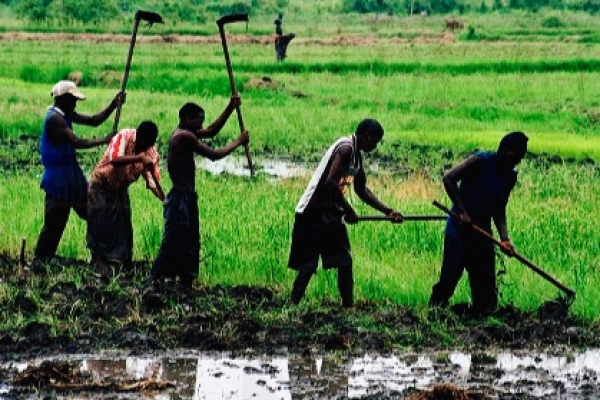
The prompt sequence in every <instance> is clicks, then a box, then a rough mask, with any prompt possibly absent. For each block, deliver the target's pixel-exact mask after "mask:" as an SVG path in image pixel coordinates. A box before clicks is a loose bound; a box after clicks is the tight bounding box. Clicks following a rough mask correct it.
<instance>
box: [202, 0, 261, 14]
mask: <svg viewBox="0 0 600 400" xmlns="http://www.w3.org/2000/svg"><path fill="white" fill-rule="evenodd" d="M206 10H207V11H210V12H214V13H217V14H220V15H225V14H252V3H251V2H250V1H235V2H232V3H211V4H208V5H207V6H206Z"/></svg>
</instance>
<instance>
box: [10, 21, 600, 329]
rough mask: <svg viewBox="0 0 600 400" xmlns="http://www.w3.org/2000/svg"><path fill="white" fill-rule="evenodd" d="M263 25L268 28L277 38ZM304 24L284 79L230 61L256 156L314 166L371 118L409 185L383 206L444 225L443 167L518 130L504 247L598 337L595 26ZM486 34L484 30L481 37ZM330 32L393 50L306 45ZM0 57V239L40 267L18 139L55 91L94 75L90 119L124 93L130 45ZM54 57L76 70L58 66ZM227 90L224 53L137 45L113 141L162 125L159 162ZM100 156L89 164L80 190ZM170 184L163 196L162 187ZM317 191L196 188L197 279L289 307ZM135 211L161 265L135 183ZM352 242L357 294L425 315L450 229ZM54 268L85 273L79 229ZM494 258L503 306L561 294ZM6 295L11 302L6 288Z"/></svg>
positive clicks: (357, 230) (33, 205)
mask: <svg viewBox="0 0 600 400" xmlns="http://www.w3.org/2000/svg"><path fill="white" fill-rule="evenodd" d="M268 18H271V17H268ZM268 18H267V17H264V20H262V22H263V23H264V24H267V23H269V24H270V23H272V21H270V20H269V19H268ZM286 18H287V17H286ZM303 18H304V19H300V18H298V19H297V20H296V23H298V22H297V21H304V22H306V25H304V24H300V23H298V25H296V26H294V22H292V18H291V17H290V25H289V28H290V30H292V29H296V28H298V29H297V32H299V33H303V34H302V35H299V37H298V39H297V41H295V42H292V45H290V48H289V50H288V51H289V59H288V60H287V61H286V62H285V63H284V64H283V65H276V64H275V62H274V54H273V49H272V47H271V46H270V45H269V46H267V45H258V44H254V45H249V44H232V45H231V46H230V52H231V56H232V62H233V67H234V71H235V77H236V85H237V86H238V88H239V90H240V91H241V95H242V98H243V106H242V110H243V116H244V121H245V124H246V127H247V128H248V129H249V131H250V135H251V143H250V148H251V149H252V152H253V154H255V155H266V156H285V157H291V158H293V159H295V160H300V161H306V162H308V163H310V164H311V165H313V164H314V162H315V161H317V160H318V159H319V157H320V156H321V155H322V154H323V152H324V150H325V148H326V147H327V146H328V145H329V144H330V143H331V142H332V141H333V140H335V139H336V138H337V137H339V136H340V135H345V134H349V133H351V132H352V130H353V129H354V128H355V126H356V124H357V123H358V122H359V121H360V120H361V119H362V118H365V117H374V118H377V119H379V120H380V121H381V122H382V124H383V126H384V128H385V131H386V134H385V139H384V143H383V144H382V145H381V146H380V148H379V149H378V150H377V151H376V152H375V154H373V155H370V156H369V161H373V162H377V161H381V162H382V163H384V165H385V166H386V167H390V168H391V169H393V170H402V171H406V173H403V174H398V175H390V174H387V173H383V172H382V173H380V174H379V175H377V174H374V175H372V176H370V177H369V182H370V183H371V184H372V186H373V191H374V192H375V193H376V194H377V195H379V196H380V197H381V198H382V199H383V200H384V201H385V202H387V203H389V204H392V205H395V206H397V207H399V208H400V209H401V210H402V211H404V212H406V213H409V214H417V213H423V214H425V213H434V212H436V211H437V209H435V208H433V207H432V206H431V201H432V200H433V199H438V200H440V201H442V202H444V203H448V200H447V198H446V195H445V193H444V192H443V189H442V185H441V182H440V180H439V177H440V175H441V173H442V172H443V171H444V170H445V169H446V168H448V167H449V166H450V165H452V164H454V163H456V162H458V160H460V159H461V158H462V156H464V155H465V154H466V153H468V152H470V151H472V150H474V149H494V148H495V147H496V145H497V143H498V140H499V139H500V137H501V136H502V135H503V134H504V133H506V132H508V131H513V130H523V131H525V132H526V133H527V134H528V136H529V137H530V138H531V140H530V153H531V155H530V157H529V158H528V159H527V160H526V161H525V162H524V164H523V165H522V166H521V168H520V170H521V175H520V183H519V186H518V187H517V188H516V190H515V192H514V194H513V197H512V200H511V203H510V206H509V229H510V232H511V235H512V237H513V239H514V242H515V244H516V246H517V249H518V251H519V252H521V253H522V254H523V255H524V256H525V257H526V258H528V259H530V260H531V261H533V262H534V263H536V264H538V265H539V266H540V267H541V268H543V269H544V270H547V271H548V272H549V273H550V274H552V275H553V276H555V277H556V278H557V279H559V280H560V281H561V282H563V283H564V284H566V285H567V286H569V287H572V288H574V289H575V290H576V291H577V293H578V297H577V301H576V302H575V304H574V305H573V307H572V310H573V312H574V313H575V314H576V315H577V316H580V317H582V318H585V319H587V320H591V321H599V320H600V317H599V315H600V314H599V312H598V310H600V307H599V304H598V300H597V299H598V298H600V296H598V289H597V288H598V287H599V283H600V282H599V276H600V274H599V273H598V266H599V265H600V251H599V250H598V244H597V243H598V241H597V238H598V237H599V236H600V231H599V228H598V224H597V223H594V222H595V215H596V214H597V212H596V209H595V207H596V204H598V203H599V200H600V199H599V197H600V179H598V178H599V170H598V161H599V160H600V127H599V126H598V121H600V103H599V102H598V99H599V98H600V83H598V82H600V79H599V78H600V76H599V73H598V72H597V65H598V63H599V62H600V46H598V45H597V44H595V43H580V41H578V40H571V41H569V40H563V39H560V35H562V34H564V35H567V36H568V35H574V34H576V33H577V32H578V31H579V30H581V31H582V32H584V33H585V35H596V34H598V30H597V28H596V27H590V25H593V24H591V23H590V20H589V19H586V18H585V17H583V16H581V15H570V16H569V18H572V19H568V18H566V17H565V19H566V21H567V25H566V28H565V30H564V31H560V30H559V31H556V32H554V31H553V32H554V33H552V34H546V32H545V31H544V32H543V33H544V34H541V33H540V31H539V30H540V29H541V28H540V27H539V26H538V25H537V24H539V21H540V20H539V19H537V17H535V18H534V19H529V16H527V18H526V17H525V16H522V15H520V14H515V15H512V16H511V20H510V21H511V22H512V23H508V22H507V21H506V20H505V19H506V17H505V16H490V17H489V18H487V19H485V20H484V19H478V18H476V17H474V16H469V17H468V18H473V22H472V23H474V24H483V25H482V26H485V30H484V33H487V34H489V35H492V34H493V35H497V36H498V37H500V38H502V37H503V35H504V36H506V35H509V34H511V35H512V34H514V35H517V34H518V35H520V36H522V37H523V36H528V37H529V39H527V40H529V41H525V40H520V41H518V42H513V41H510V42H508V41H497V42H494V43H488V42H485V43H484V42H458V43H440V42H439V41H436V42H434V43H420V42H418V41H397V42H395V41H392V40H391V39H390V38H393V37H395V35H396V36H397V34H398V33H399V32H402V34H403V35H410V34H412V33H411V32H414V33H417V34H420V35H422V36H420V37H438V38H439V34H440V29H439V27H438V24H440V23H442V19H441V17H436V18H435V19H434V18H431V19H428V20H426V21H421V20H420V19H419V18H415V19H413V20H408V19H400V18H399V19H398V21H397V25H394V24H395V23H390V24H383V23H381V24H378V25H373V24H363V23H362V22H364V21H365V20H364V18H367V17H357V16H341V17H339V19H333V18H332V17H331V16H329V17H327V18H326V19H325V21H326V22H328V23H326V24H323V25H322V26H319V25H317V24H316V23H314V22H313V23H309V21H308V20H309V18H308V17H303ZM540 18H541V17H540ZM374 26H375V28H376V29H375V28H374ZM300 27H303V29H304V32H303V31H301V30H300V29H299V28H300ZM30 28H31V27H30ZM182 29H183V28H182ZM199 29H200V28H199ZM202 29H204V28H202ZM211 29H213V31H214V27H212V28H211ZM261 29H262V28H261ZM476 29H477V31H478V32H479V31H480V28H479V25H476ZM522 29H525V30H528V32H530V33H531V34H530V35H525V34H523V33H522V32H521V30H522ZM337 30H341V31H342V33H344V32H348V34H351V35H353V36H355V38H356V37H358V38H360V37H361V35H362V36H370V37H371V38H377V39H386V40H384V41H379V42H373V44H371V45H361V46H330V45H322V44H319V43H317V40H304V38H307V39H309V38H312V39H318V38H321V37H327V36H332V35H337ZM240 32H241V31H239V32H238V33H240ZM366 32H370V33H368V34H366ZM125 33H126V31H125ZM557 35H558V36H557ZM539 36H544V39H539ZM553 39H556V41H553ZM0 50H1V51H2V54H3V57H2V59H1V60H0V107H1V108H2V110H3V113H2V115H1V116H0V140H1V141H2V144H3V145H2V146H0V152H1V156H2V159H3V160H6V162H7V163H10V164H14V167H5V169H4V172H5V173H4V175H3V176H2V177H0V197H1V198H2V199H3V202H2V206H1V207H0V240H1V243H3V248H4V249H5V250H7V251H8V252H10V253H12V254H17V252H18V249H19V247H20V243H21V239H22V238H25V239H26V240H27V243H28V253H27V254H28V257H31V255H32V251H33V247H34V245H35V241H36V240H37V236H38V234H39V230H40V228H41V224H42V211H43V192H42V191H41V190H40V189H39V176H40V174H41V167H40V165H39V156H38V155H37V154H36V153H35V140H34V139H27V140H26V139H25V138H21V136H22V135H30V136H34V137H37V136H38V135H39V132H40V129H41V123H42V120H43V117H44V115H45V110H46V108H47V106H49V105H50V104H51V100H52V99H51V97H50V89H51V87H52V85H53V84H54V83H55V81H57V80H59V79H64V78H66V77H67V75H68V73H69V72H71V71H75V70H78V71H82V72H83V73H84V82H83V84H82V85H81V89H82V91H84V93H86V94H87V96H88V100H86V101H85V102H81V103H80V104H79V105H78V110H79V111H80V112H83V113H94V112H96V111H98V110H100V109H101V108H102V107H104V106H105V105H106V104H108V102H109V101H110V100H111V98H112V97H113V96H114V94H115V93H116V92H117V90H118V87H119V82H120V81H119V77H120V75H119V74H120V73H121V71H122V69H123V67H124V62H125V56H126V52H127V43H126V42H122V43H94V44H93V45H92V44H91V43H90V42H45V41H18V42H11V41H0ZM57 53H59V54H65V57H64V58H62V59H60V60H57V58H56V57H55V54H57ZM105 71H112V72H113V73H115V74H116V79H113V80H112V81H111V82H109V83H105V82H103V81H102V80H101V79H100V74H101V73H103V72H105ZM262 76H269V77H271V78H272V79H273V80H274V81H275V82H277V84H278V87H277V88H276V89H268V88H267V89H264V88H263V89H261V88H253V87H251V86H250V85H249V82H250V81H251V80H252V79H256V78H261V77H262ZM113 78H114V76H113ZM228 85H229V83H228V77H227V72H226V70H225V64H224V60H223V55H222V50H221V47H220V44H219V43H218V42H215V43H210V44H202V45H200V44H194V45H190V44H184V43H158V44H157V43H147V42H144V41H143V40H142V41H141V42H140V43H138V44H137V46H136V50H135V55H134V59H133V65H132V70H131V75H130V81H129V82H128V97H127V102H126V104H125V106H124V108H123V114H122V117H121V125H120V126H121V127H126V126H136V125H137V124H138V123H139V122H140V121H141V120H143V119H147V118H150V119H152V120H154V121H155V122H156V123H157V124H158V126H159V129H160V139H159V151H160V152H161V154H163V155H164V154H165V152H166V141H167V138H168V135H169V133H170V132H171V130H172V129H173V128H174V127H175V126H176V124H177V111H178V109H179V107H181V105H183V104H184V103H185V102H187V101H197V102H199V103H200V104H202V105H203V106H204V107H205V109H206V111H207V122H210V121H212V120H214V119H215V118H216V117H217V116H218V115H219V113H220V112H221V110H222V109H223V108H224V106H225V105H226V103H227V101H228V97H229V86H228ZM300 94H301V95H302V96H300ZM111 125H112V124H110V123H109V122H107V123H105V124H104V125H103V126H102V127H100V128H99V129H92V128H87V127H76V132H77V133H78V134H80V135H82V136H84V137H91V136H100V135H104V134H106V133H107V132H108V130H109V129H110V126H111ZM237 131H238V128H237V124H236V121H235V116H233V117H232V120H231V121H230V122H229V123H228V124H227V125H226V127H225V128H224V130H223V133H222V134H221V135H220V136H219V137H218V138H217V139H216V140H214V141H213V143H214V144H215V145H221V144H224V143H225V142H228V141H230V140H231V139H232V138H233V137H235V136H236V135H237ZM8 143H11V144H12V145H13V147H9V146H8ZM102 151H103V149H93V150H89V151H83V152H80V156H81V159H82V164H83V166H84V169H85V172H86V174H88V175H89V172H90V169H91V168H92V167H93V165H94V163H95V162H97V160H98V159H99V158H100V156H101V154H102ZM239 153H240V155H241V154H242V153H241V151H240V152H239ZM538 156H539V157H538ZM571 159H573V160H579V161H585V163H582V162H580V163H573V162H571V161H572V160H571ZM163 160H164V158H163ZM550 161H552V162H550ZM164 167H165V165H164V163H163V169H164ZM163 176H165V182H164V187H165V189H167V190H168V189H169V188H170V182H169V180H168V177H167V174H166V172H165V173H163ZM307 181H308V176H306V177H302V178H298V179H287V180H281V181H271V180H267V179H265V178H263V177H261V178H258V179H257V180H256V181H250V180H248V179H246V178H239V177H232V176H219V177H214V176H210V175H209V174H207V173H203V172H199V173H198V190H199V197H200V201H199V202H200V214H201V218H202V241H203V244H202V246H203V247H202V249H203V250H202V257H203V258H204V261H203V265H202V269H201V275H200V280H201V281H202V282H205V283H207V284H210V285H216V284H228V285H237V284H253V285H267V286H270V287H274V288H276V289H278V290H280V291H281V292H282V293H286V292H287V291H288V290H289V288H290V286H291V282H292V280H293V277H294V274H293V273H292V272H291V271H289V270H288V269H287V268H286V262H287V253H288V249H289V239H290V236H289V235H290V230H291V224H292V222H293V209H294V206H295V204H296V201H297V200H298V198H299V196H300V194H301V193H302V191H303V189H304V186H305V185H306V183H307ZM131 196H132V204H133V218H134V221H135V224H134V226H135V232H134V234H135V247H134V254H135V257H136V258H138V259H148V260H151V259H153V258H154V257H155V256H156V252H157V251H158V246H159V244H160V238H161V234H162V207H161V205H160V203H159V202H157V201H156V199H155V198H154V197H152V196H151V195H150V193H148V192H146V191H145V190H144V188H143V184H142V183H136V184H134V186H133V187H132V189H131ZM352 201H353V202H354V203H355V204H356V206H357V209H358V210H359V212H360V213H363V214H373V213H374V212H373V211H372V210H368V209H366V208H365V207H364V206H363V205H362V204H360V202H358V201H357V199H355V198H353V199H352ZM349 229H350V234H351V241H352V246H353V253H354V257H355V260H356V282H357V285H356V296H357V297H358V298H360V299H373V300H378V301H392V302H397V303H399V304H406V305H414V306H416V307H425V306H426V304H427V300H428V296H429V293H430V290H431V286H432V285H433V283H435V281H436V279H437V276H438V273H439V266H440V262H441V250H442V248H441V246H442V236H443V224H441V223H436V222H428V223H406V224H404V225H400V226H397V225H391V224H383V223H365V224H360V225H357V226H352V227H350V228H349ZM59 254H60V255H63V256H68V257H76V258H83V259H87V257H88V251H87V249H86V248H85V225H84V224H83V222H82V221H80V220H78V219H77V218H76V217H75V216H72V218H71V220H70V222H69V224H68V226H67V230H66V232H65V235H64V237H63V239H62V241H61V244H60V247H59ZM500 260H501V261H499V266H502V265H505V266H506V268H507V271H508V272H507V275H505V276H504V277H503V278H502V282H503V284H502V285H501V294H502V302H503V303H504V304H506V303H511V304H515V305H516V306H518V307H521V308H524V309H533V308H535V307H537V306H539V305H540V303H542V302H543V301H545V300H548V299H550V298H554V297H556V295H557V294H558V291H557V290H556V288H554V287H553V286H552V285H551V284H549V283H548V282H546V281H545V280H543V279H542V278H541V277H539V276H537V275H536V274H535V273H533V272H532V271H530V270H528V269H527V268H526V267H524V266H522V265H520V264H519V263H518V262H517V261H515V260H510V259H506V258H504V257H503V256H501V257H500ZM465 281H466V280H465ZM2 290H10V289H9V288H5V287H4V286H1V285H0V292H1V291H2ZM468 292H469V291H468V287H467V284H466V283H465V282H464V281H463V282H462V283H461V285H460V286H459V288H458V290H457V294H456V297H455V301H466V300H467V299H468ZM4 296H5V297H6V296H8V297H11V296H12V294H10V293H9V294H6V293H5V294H4ZM337 297H338V295H337V289H336V282H335V275H334V273H332V272H325V271H321V272H319V273H318V274H317V276H316V277H315V279H314V281H313V282H312V283H311V286H310V287H309V291H308V294H307V298H308V299H309V305H310V306H312V305H318V304H320V302H321V300H322V299H323V298H325V299H337Z"/></svg>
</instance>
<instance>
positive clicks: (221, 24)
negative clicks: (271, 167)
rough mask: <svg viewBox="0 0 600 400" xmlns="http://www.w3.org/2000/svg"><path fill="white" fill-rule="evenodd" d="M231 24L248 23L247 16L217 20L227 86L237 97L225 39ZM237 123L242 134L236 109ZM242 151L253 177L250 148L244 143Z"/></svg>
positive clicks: (240, 120) (238, 113)
mask: <svg viewBox="0 0 600 400" xmlns="http://www.w3.org/2000/svg"><path fill="white" fill-rule="evenodd" d="M233 22H248V14H231V15H225V16H223V17H221V18H219V19H218V20H217V25H218V27H219V34H220V35H221V44H222V45H223V54H224V55H225V64H226V65H227V73H228V74H229V85H230V86H231V95H232V96H235V95H237V89H236V88H235V80H234V79H233V69H232V68H231V59H230V58H229V50H228V48H227V38H226V37H225V25H226V24H230V23H233ZM235 111H236V112H237V117H238V122H239V125H240V131H241V132H244V131H245V130H246V128H245V127H244V120H243V118H242V110H241V109H240V108H239V107H236V109H235ZM244 151H245V152H246V159H248V168H250V175H251V176H254V165H253V164H252V155H251V154H250V147H249V146H248V144H247V143H246V144H245V145H244Z"/></svg>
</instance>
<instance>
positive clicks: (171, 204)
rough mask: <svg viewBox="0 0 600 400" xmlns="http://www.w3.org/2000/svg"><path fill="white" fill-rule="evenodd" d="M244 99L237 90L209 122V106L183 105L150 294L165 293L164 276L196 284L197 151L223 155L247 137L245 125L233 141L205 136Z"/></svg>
mask: <svg viewBox="0 0 600 400" xmlns="http://www.w3.org/2000/svg"><path fill="white" fill-rule="evenodd" d="M240 104H241V99H240V97H239V96H237V95H236V96H232V97H231V99H230V101H229V104H228V105H227V107H226V108H225V110H223V112H222V113H221V115H220V116H219V118H217V119H216V120H215V121H214V122H213V123H212V124H210V125H209V126H207V127H206V128H204V127H203V125H204V115H205V114H204V109H203V108H202V107H200V106H199V105H197V104H196V103H186V104H184V105H183V107H181V109H180V110H179V125H178V126H177V128H175V130H174V131H173V133H172V134H171V137H170V138H169V149H168V152H167V168H168V171H169V176H170V178H171V181H172V182H173V187H172V189H171V190H170V192H169V194H168V195H167V199H166V201H165V202H164V211H163V216H164V230H163V236H162V243H161V245H160V249H159V251H158V256H157V257H156V260H155V261H154V266H153V267H152V271H151V272H150V281H151V282H150V286H149V287H148V288H147V294H148V295H156V294H160V286H161V283H162V282H163V281H164V280H165V279H171V278H172V279H175V278H177V277H178V278H179V283H180V286H181V287H182V288H183V289H191V288H192V284H193V283H194V281H195V280H196V277H197V276H198V268H199V266H200V216H199V212H198V195H197V194H196V164H195V162H194V156H196V155H200V156H202V157H205V158H208V159H209V160H212V161H214V160H220V159H222V158H224V157H226V156H228V155H229V154H230V153H231V152H233V151H234V150H235V149H236V148H237V147H239V146H242V145H244V144H246V143H248V140H249V137H248V132H246V131H244V132H242V133H241V134H240V136H239V137H238V138H237V139H235V140H234V141H232V142H230V143H229V144H227V145H225V146H223V147H220V148H217V149H213V148H212V147H210V146H208V145H207V144H206V143H204V142H203V141H202V139H204V138H211V137H215V136H216V135H217V134H218V133H219V132H220V131H221V129H222V128H223V126H224V125H225V122H227V119H228V118H229V117H230V115H231V114H232V112H233V111H234V110H235V109H236V108H237V107H239V106H240Z"/></svg>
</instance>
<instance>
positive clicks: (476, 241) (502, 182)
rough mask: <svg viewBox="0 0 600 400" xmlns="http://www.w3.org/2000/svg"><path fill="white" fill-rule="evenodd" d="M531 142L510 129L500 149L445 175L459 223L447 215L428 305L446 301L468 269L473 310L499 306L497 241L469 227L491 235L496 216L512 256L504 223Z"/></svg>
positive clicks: (477, 313) (487, 311)
mask: <svg viewBox="0 0 600 400" xmlns="http://www.w3.org/2000/svg"><path fill="white" fill-rule="evenodd" d="M527 141H528V138H527V136H525V134H524V133H522V132H511V133H509V134H507V135H506V136H504V137H503V138H502V140H501V141H500V144H499V146H498V150H497V152H477V153H475V154H474V155H471V156H469V157H468V158H467V159H465V160H464V161H462V162H461V163H460V164H458V165H457V166H455V167H454V168H452V169H451V170H450V171H448V172H447V173H446V174H445V175H444V178H443V182H444V187H445V189H446V192H447V193H448V197H450V200H452V202H453V208H452V209H453V211H454V212H456V213H457V214H458V215H459V216H460V221H459V220H457V219H455V218H449V219H448V222H447V223H446V233H445V238H444V259H443V262H442V270H441V274H440V279H439V281H438V283H436V284H435V285H434V286H433V290H432V293H431V298H430V300H429V304H430V306H442V307H443V306H447V305H448V302H449V300H450V297H452V294H453V293H454V290H455V288H456V285H457V284H458V281H459V280H460V277H461V275H462V273H463V270H464V269H466V270H467V273H468V274H469V285H470V287H471V300H472V307H471V310H470V311H471V312H472V314H473V315H475V316H485V315H489V314H490V313H492V312H493V311H494V310H495V309H496V307H497V304H498V293H497V289H496V273H495V253H494V248H493V244H492V242H491V241H489V240H488V239H486V238H485V237H484V236H483V235H481V234H480V233H477V232H476V231H475V230H474V229H472V228H471V227H470V225H471V224H475V225H477V226H479V227H480V228H482V229H484V230H485V231H486V232H488V233H489V234H491V233H492V227H491V221H492V220H493V221H494V224H495V225H496V229H497V230H498V233H499V235H500V240H501V242H502V246H501V249H502V251H503V252H504V253H506V254H507V255H509V256H512V255H513V254H514V247H513V244H512V243H511V241H510V238H509V236H508V228H507V224H506V205H507V203H508V199H509V196H510V193H511V191H512V189H513V188H514V187H515V184H516V182H517V172H516V171H515V167H516V166H517V165H518V164H519V163H520V162H521V160H522V159H523V157H524V156H525V153H526V152H527Z"/></svg>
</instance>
